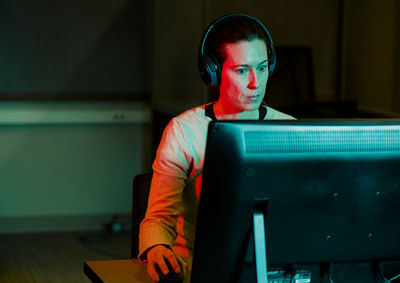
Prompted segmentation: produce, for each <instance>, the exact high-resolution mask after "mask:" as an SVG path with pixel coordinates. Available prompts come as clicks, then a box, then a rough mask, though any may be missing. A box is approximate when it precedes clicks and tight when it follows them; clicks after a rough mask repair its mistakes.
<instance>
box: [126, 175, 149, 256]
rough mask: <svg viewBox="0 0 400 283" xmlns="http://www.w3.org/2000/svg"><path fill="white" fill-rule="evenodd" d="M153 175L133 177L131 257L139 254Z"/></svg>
mask: <svg viewBox="0 0 400 283" xmlns="http://www.w3.org/2000/svg"><path fill="white" fill-rule="evenodd" d="M152 176H153V174H152V173H144V174H139V175H136V176H135V177H134V178H133V186H132V232H131V233H132V234H131V258H137V256H138V254H139V227H140V222H142V220H143V218H144V216H145V214H146V209H147V200H148V198H149V193H150V185H151V178H152Z"/></svg>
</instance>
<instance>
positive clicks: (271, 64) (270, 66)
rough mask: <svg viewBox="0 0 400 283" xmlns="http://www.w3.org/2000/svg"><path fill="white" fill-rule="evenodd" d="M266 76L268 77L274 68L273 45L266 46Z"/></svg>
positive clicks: (274, 53) (274, 54)
mask: <svg viewBox="0 0 400 283" xmlns="http://www.w3.org/2000/svg"><path fill="white" fill-rule="evenodd" d="M268 57H269V58H268V76H269V77H270V76H271V75H272V73H273V72H274V70H275V65H276V52H275V48H274V46H273V45H269V46H268Z"/></svg>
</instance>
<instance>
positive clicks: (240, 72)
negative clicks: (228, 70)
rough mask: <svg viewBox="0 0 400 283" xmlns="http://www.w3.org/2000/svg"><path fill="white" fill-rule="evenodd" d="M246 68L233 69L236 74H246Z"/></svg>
mask: <svg viewBox="0 0 400 283" xmlns="http://www.w3.org/2000/svg"><path fill="white" fill-rule="evenodd" d="M248 71H249V70H248V69H247V68H240V69H236V70H235V73H236V74H239V75H244V74H247V73H248Z"/></svg>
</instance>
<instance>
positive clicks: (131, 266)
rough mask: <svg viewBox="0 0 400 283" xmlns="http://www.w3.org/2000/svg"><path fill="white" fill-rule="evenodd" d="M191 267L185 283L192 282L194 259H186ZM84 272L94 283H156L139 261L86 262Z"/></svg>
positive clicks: (143, 264) (144, 264)
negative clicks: (191, 269) (191, 274)
mask: <svg viewBox="0 0 400 283" xmlns="http://www.w3.org/2000/svg"><path fill="white" fill-rule="evenodd" d="M184 260H185V261H186V263H187V264H188V265H189V271H188V273H187V274H186V275H185V281H184V282H185V283H186V282H190V267H191V263H192V258H184ZM83 270H84V272H85V274H86V276H87V277H88V278H89V279H90V280H91V281H92V282H93V283H154V282H155V281H153V280H152V279H151V278H150V276H149V275H148V274H147V267H146V263H141V262H140V261H138V260H137V259H121V260H100V261H85V263H84V267H83Z"/></svg>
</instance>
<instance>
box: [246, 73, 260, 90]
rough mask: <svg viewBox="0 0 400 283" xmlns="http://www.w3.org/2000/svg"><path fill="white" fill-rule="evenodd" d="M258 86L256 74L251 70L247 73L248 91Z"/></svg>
mask: <svg viewBox="0 0 400 283" xmlns="http://www.w3.org/2000/svg"><path fill="white" fill-rule="evenodd" d="M259 86H260V82H259V80H258V77H257V74H256V72H255V71H254V70H253V69H251V70H250V72H249V85H248V88H249V89H257V88H258V87H259Z"/></svg>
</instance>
